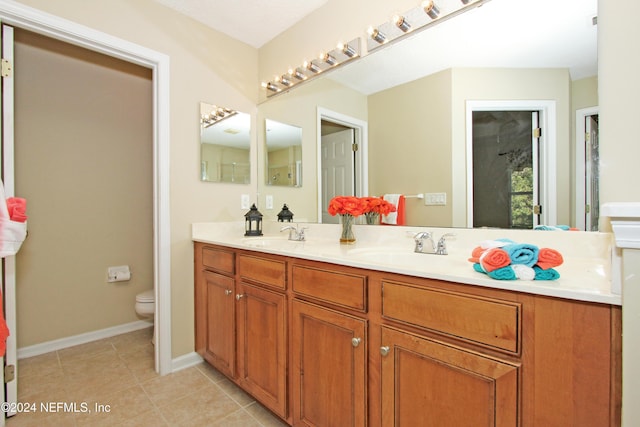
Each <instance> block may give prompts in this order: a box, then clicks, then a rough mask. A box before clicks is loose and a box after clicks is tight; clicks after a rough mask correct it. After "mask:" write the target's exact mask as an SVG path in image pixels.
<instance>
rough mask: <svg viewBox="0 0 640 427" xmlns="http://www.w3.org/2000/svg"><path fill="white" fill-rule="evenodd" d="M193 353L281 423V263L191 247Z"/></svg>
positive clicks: (284, 412)
mask: <svg viewBox="0 0 640 427" xmlns="http://www.w3.org/2000/svg"><path fill="white" fill-rule="evenodd" d="M195 263H196V266H195V279H196V283H195V324H196V331H195V332H196V351H197V352H198V353H199V354H200V355H201V356H202V357H203V358H204V359H205V360H206V361H207V362H209V363H210V364H211V365H212V366H214V367H215V368H216V369H218V370H219V371H220V372H222V373H224V374H225V375H227V376H228V377H229V378H230V379H231V380H233V381H234V382H236V384H238V385H239V386H241V387H242V388H243V389H244V390H246V391H247V392H249V393H250V394H252V395H253V396H254V397H255V398H256V399H258V400H259V401H260V402H261V403H262V404H263V405H264V406H266V407H268V408H269V409H270V410H272V411H273V412H274V413H275V414H277V415H279V416H280V417H282V418H283V419H287V417H288V401H287V360H288V345H287V343H288V339H287V337H288V336H287V316H288V309H287V296H286V294H285V290H286V262H285V261H282V260H280V259H275V258H273V257H269V256H253V255H250V254H246V253H242V252H234V251H230V250H227V249H225V248H221V247H216V246H212V245H205V244H202V243H196V244H195Z"/></svg>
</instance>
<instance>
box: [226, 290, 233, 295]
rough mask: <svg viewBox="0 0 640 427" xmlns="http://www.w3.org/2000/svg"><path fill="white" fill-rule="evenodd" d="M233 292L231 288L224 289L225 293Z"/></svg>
mask: <svg viewBox="0 0 640 427" xmlns="http://www.w3.org/2000/svg"><path fill="white" fill-rule="evenodd" d="M232 293H233V291H232V290H231V289H225V290H224V294H225V295H231V294H232Z"/></svg>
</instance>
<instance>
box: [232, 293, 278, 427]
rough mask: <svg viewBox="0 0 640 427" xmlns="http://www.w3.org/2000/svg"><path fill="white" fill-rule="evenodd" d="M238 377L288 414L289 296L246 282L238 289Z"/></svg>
mask: <svg viewBox="0 0 640 427" xmlns="http://www.w3.org/2000/svg"><path fill="white" fill-rule="evenodd" d="M236 294H237V295H238V306H237V317H236V319H237V326H238V331H237V346H238V353H237V357H238V378H239V379H240V381H241V382H242V386H243V387H244V388H245V389H246V390H247V391H249V392H250V393H251V394H253V395H254V396H255V397H256V398H257V399H258V400H259V401H260V402H261V403H262V404H264V405H265V406H267V407H268V408H269V409H271V410H272V411H273V412H275V413H276V414H278V415H280V416H281V417H283V418H286V417H287V322H286V318H287V317H286V316H287V299H286V296H285V295H284V294H280V293H276V292H271V291H267V290H265V289H261V288H259V287H256V286H251V285H248V284H246V283H240V284H239V285H238V287H237V289H236Z"/></svg>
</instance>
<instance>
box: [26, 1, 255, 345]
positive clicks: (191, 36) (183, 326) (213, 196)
mask: <svg viewBox="0 0 640 427" xmlns="http://www.w3.org/2000/svg"><path fill="white" fill-rule="evenodd" d="M20 3H23V4H25V5H28V6H32V7H35V8H37V9H39V10H42V11H44V12H47V13H51V14H53V15H56V16H58V17H61V18H64V19H68V20H70V21H74V22H77V23H80V24H83V25H86V26H88V27H91V28H94V29H96V30H98V31H102V32H105V33H107V34H111V35H113V36H116V37H119V38H122V39H125V40H128V41H131V42H133V43H136V44H139V45H141V46H145V47H148V48H150V49H153V50H155V51H158V52H162V53H165V54H167V55H168V56H169V57H170V61H171V63H170V67H171V68H170V84H171V91H170V98H171V99H170V102H171V109H170V117H171V123H170V130H171V134H170V140H171V142H170V144H171V148H170V157H171V165H170V167H171V180H170V191H171V295H172V300H171V311H172V318H171V323H172V332H171V334H172V355H173V357H177V356H180V355H184V354H187V353H190V352H192V351H193V349H194V338H193V246H192V242H191V224H192V223H194V222H203V221H226V220H233V219H238V220H242V218H243V215H244V213H245V212H246V210H245V209H241V208H240V194H241V193H246V194H250V195H251V198H252V199H254V198H255V193H256V190H255V188H256V187H255V182H256V175H255V174H256V172H255V169H254V170H253V171H252V177H251V180H252V181H251V182H252V183H251V184H249V185H240V184H218V183H204V182H200V180H199V178H200V145H199V137H200V136H199V134H200V130H199V123H198V120H199V105H200V102H201V101H204V102H208V103H211V104H220V105H225V106H227V107H229V108H233V109H236V110H239V111H244V112H247V113H249V114H251V115H252V120H254V122H253V123H255V112H256V102H257V96H258V90H259V78H258V74H257V69H258V52H257V50H256V49H254V48H252V47H250V46H248V45H245V44H243V43H241V42H238V41H236V40H233V39H231V38H229V37H227V36H225V35H223V34H221V33H219V32H217V31H213V30H211V29H209V28H207V27H205V26H204V25H201V24H199V23H198V22H196V21H194V20H192V19H189V18H186V17H183V16H181V15H179V14H176V13H175V12H173V11H172V10H171V9H168V8H166V7H164V6H161V5H159V4H158V3H156V2H154V1H152V0H113V1H109V2H91V6H90V7H88V6H87V2H86V1H84V0H61V1H56V2H51V1H48V0H23V1H21V2H20ZM252 150H254V151H253V152H252V153H255V131H254V132H253V134H252ZM252 156H253V154H252ZM149 191H151V190H149ZM127 299H129V298H127ZM132 304H133V301H132ZM59 308H60V310H59V311H58V312H57V313H56V314H55V316H56V317H53V318H48V319H47V321H48V322H49V325H53V324H55V323H56V322H59V321H60V320H59V319H58V317H63V316H65V312H64V311H63V310H62V307H59ZM36 316H39V315H37V314H36ZM43 321H44V320H40V321H39V322H43ZM25 327H26V325H25ZM73 334H74V331H72V330H69V331H67V332H66V334H65V335H67V336H70V335H73Z"/></svg>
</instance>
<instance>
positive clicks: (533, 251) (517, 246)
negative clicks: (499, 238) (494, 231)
mask: <svg viewBox="0 0 640 427" xmlns="http://www.w3.org/2000/svg"><path fill="white" fill-rule="evenodd" d="M502 249H503V250H505V251H506V252H507V254H509V258H511V264H524V265H526V266H527V267H533V266H534V265H535V264H536V262H538V253H539V252H540V249H539V248H538V247H537V246H536V245H530V244H528V243H514V244H511V245H506V246H503V247H502Z"/></svg>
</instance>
